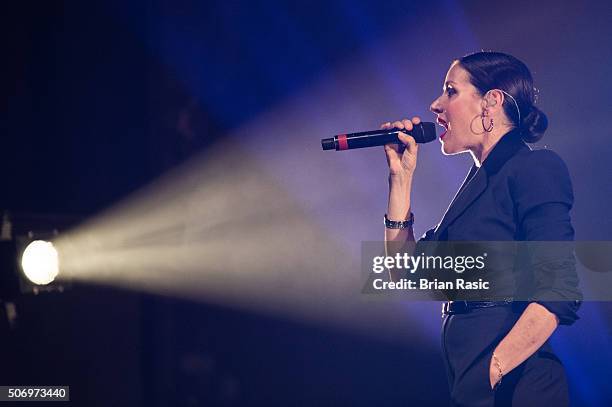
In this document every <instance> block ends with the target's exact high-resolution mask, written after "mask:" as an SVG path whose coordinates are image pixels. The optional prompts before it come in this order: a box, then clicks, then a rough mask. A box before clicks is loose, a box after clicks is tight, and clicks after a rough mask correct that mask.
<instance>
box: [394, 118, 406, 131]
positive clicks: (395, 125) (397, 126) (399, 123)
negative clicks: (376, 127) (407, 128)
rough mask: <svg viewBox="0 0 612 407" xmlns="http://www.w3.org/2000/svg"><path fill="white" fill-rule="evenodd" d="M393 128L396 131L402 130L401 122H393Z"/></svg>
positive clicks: (402, 124)
mask: <svg viewBox="0 0 612 407" xmlns="http://www.w3.org/2000/svg"><path fill="white" fill-rule="evenodd" d="M393 127H394V128H396V129H403V128H404V123H402V122H401V121H399V120H398V121H395V122H393Z"/></svg>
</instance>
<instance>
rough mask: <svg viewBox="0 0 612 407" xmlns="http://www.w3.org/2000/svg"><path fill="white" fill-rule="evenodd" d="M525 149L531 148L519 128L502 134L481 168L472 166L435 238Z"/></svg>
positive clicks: (438, 237) (445, 214)
mask: <svg viewBox="0 0 612 407" xmlns="http://www.w3.org/2000/svg"><path fill="white" fill-rule="evenodd" d="M523 149H529V146H527V144H525V142H523V140H522V139H521V137H520V132H519V131H518V130H512V131H510V132H508V133H506V134H505V135H504V136H502V138H501V139H500V140H499V141H498V142H497V144H496V145H495V146H494V147H493V149H492V150H491V152H490V153H489V156H488V157H487V158H486V160H485V161H484V163H483V164H482V165H481V166H480V168H479V167H477V166H476V165H473V166H472V168H471V169H470V171H469V172H468V174H467V176H466V177H465V180H464V181H463V183H462V184H461V188H459V190H458V191H457V193H456V194H455V197H454V198H453V200H452V201H451V203H450V205H449V206H448V208H447V209H446V212H445V213H444V216H443V218H442V221H441V222H440V223H439V224H438V227H437V228H436V230H435V234H434V240H439V239H440V236H442V234H443V233H444V231H445V230H446V229H447V228H448V226H449V225H450V224H451V223H452V222H453V221H454V220H455V219H457V217H459V215H461V214H462V213H463V212H464V211H465V210H466V209H467V208H468V206H470V204H471V203H472V202H474V201H475V200H476V198H478V197H479V196H480V195H481V194H482V193H483V192H484V190H485V189H486V188H487V185H488V178H489V176H490V175H492V174H495V173H497V172H498V171H499V170H500V168H501V167H502V166H503V165H504V164H505V163H506V162H507V161H508V160H509V159H510V158H511V157H513V156H514V155H515V154H517V153H518V152H519V151H521V150H523Z"/></svg>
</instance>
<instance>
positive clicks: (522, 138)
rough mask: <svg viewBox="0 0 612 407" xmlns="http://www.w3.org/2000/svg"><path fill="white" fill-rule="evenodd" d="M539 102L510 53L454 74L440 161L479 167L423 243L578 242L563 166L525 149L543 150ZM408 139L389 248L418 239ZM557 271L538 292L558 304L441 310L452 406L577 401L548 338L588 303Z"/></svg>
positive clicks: (440, 111) (440, 106)
mask: <svg viewBox="0 0 612 407" xmlns="http://www.w3.org/2000/svg"><path fill="white" fill-rule="evenodd" d="M535 99H536V94H535V89H534V87H533V81H532V77H531V73H530V72H529V69H528V68H527V67H526V66H525V64H523V63H522V62H521V61H519V60H518V59H516V58H514V57H512V56H510V55H506V54H503V53H497V52H478V53H475V54H471V55H468V56H465V57H463V58H461V59H458V60H455V61H454V62H453V63H452V64H451V66H450V69H449V70H448V73H447V74H446V79H445V82H444V86H443V93H442V95H441V96H440V97H438V98H437V99H436V100H434V102H433V103H432V104H431V107H430V109H431V111H432V112H434V113H435V114H436V116H437V122H438V124H440V125H441V126H443V127H444V128H445V132H444V133H443V134H442V135H441V136H440V142H441V143H442V152H443V153H444V154H445V155H453V154H458V153H462V152H469V153H470V154H471V155H472V158H473V159H474V166H473V167H472V168H471V170H470V171H469V173H468V176H467V177H466V180H465V181H464V183H463V185H462V186H461V188H460V190H459V192H458V193H457V195H456V196H455V198H454V199H453V202H452V203H451V205H450V206H449V208H448V210H447V211H446V213H445V215H444V217H443V219H442V221H441V222H440V224H438V225H437V227H436V228H434V229H431V230H429V231H428V232H427V233H425V235H424V236H423V238H422V239H421V240H450V241H457V240H472V241H503V240H547V241H559V240H573V236H574V231H573V228H572V226H571V222H570V217H569V211H570V208H571V206H572V203H573V195H572V187H571V182H570V178H569V174H568V172H567V168H566V166H565V164H564V163H563V161H562V160H561V159H560V158H559V157H558V156H557V155H556V154H555V153H553V152H551V151H549V150H535V151H532V150H531V149H530V148H529V147H528V146H527V145H526V144H525V142H528V143H532V142H536V141H538V140H539V139H540V138H541V137H542V135H543V133H544V131H545V130H546V128H547V119H546V116H545V115H544V113H542V112H541V111H540V110H539V109H538V108H537V107H535V105H534V104H535ZM419 122H420V119H419V118H418V117H415V118H413V119H412V120H401V121H396V122H393V123H391V122H389V123H385V124H384V125H383V126H382V127H383V128H399V129H406V130H411V129H412V126H413V125H414V124H418V123H419ZM400 140H401V142H402V143H403V145H397V144H389V145H386V146H385V152H386V156H387V161H388V164H389V170H390V175H389V204H388V209H387V214H386V216H385V226H386V227H385V241H386V242H387V246H388V247H389V245H390V243H391V242H397V243H401V244H405V243H409V244H412V242H414V240H415V239H414V235H413V231H412V222H413V219H414V216H413V214H412V212H411V211H410V199H411V189H412V178H413V174H414V170H415V167H416V162H417V153H418V145H417V144H416V143H415V141H414V139H413V138H412V137H410V136H407V135H405V134H404V133H400ZM559 273H564V275H563V276H562V278H559V279H556V280H555V281H556V284H557V286H555V287H552V286H550V287H547V286H543V287H542V286H541V287H539V289H540V291H543V292H546V294H547V295H545V296H544V297H546V298H547V299H550V298H554V299H558V301H537V300H534V301H533V302H529V303H523V306H522V307H520V308H518V307H516V306H514V305H516V304H512V303H511V302H500V303H494V302H484V301H480V302H476V301H475V302H459V303H458V302H449V303H446V304H445V306H444V311H445V315H444V323H443V332H442V346H443V353H444V359H445V365H446V369H447V376H448V381H449V386H450V394H451V404H453V405H466V406H492V405H516V406H529V405H538V406H540V405H554V406H563V405H567V404H568V403H569V398H568V392H567V383H566V379H565V372H564V369H563V366H562V365H561V363H560V362H559V360H558V359H557V358H556V356H555V355H554V354H553V353H552V351H551V349H550V346H549V344H548V338H549V337H550V336H551V335H552V333H553V332H554V330H555V329H556V327H557V326H558V324H571V323H573V322H574V321H575V320H576V319H577V318H578V317H577V315H576V311H577V309H578V306H579V304H580V303H579V301H570V300H574V299H576V298H580V293H579V291H578V288H577V284H578V282H577V278H576V274H575V270H574V269H573V267H570V268H566V269H564V270H560V271H559ZM559 281H561V283H559ZM559 284H561V285H562V286H558V285H559ZM537 297H538V296H534V298H537Z"/></svg>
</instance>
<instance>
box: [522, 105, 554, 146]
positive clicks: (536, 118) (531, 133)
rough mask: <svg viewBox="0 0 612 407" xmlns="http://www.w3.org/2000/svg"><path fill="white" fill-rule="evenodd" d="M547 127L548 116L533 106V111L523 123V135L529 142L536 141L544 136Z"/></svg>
mask: <svg viewBox="0 0 612 407" xmlns="http://www.w3.org/2000/svg"><path fill="white" fill-rule="evenodd" d="M547 128H548V118H547V117H546V115H545V114H544V112H542V111H541V110H540V109H538V108H537V107H535V106H532V107H531V111H530V112H529V114H528V115H527V116H526V117H525V118H524V119H523V122H522V123H521V133H522V134H521V137H522V138H523V140H525V142H527V143H535V142H537V141H539V140H540V139H541V138H542V137H543V136H544V132H545V131H546V129H547Z"/></svg>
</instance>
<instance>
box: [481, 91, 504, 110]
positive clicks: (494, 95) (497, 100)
mask: <svg viewBox="0 0 612 407" xmlns="http://www.w3.org/2000/svg"><path fill="white" fill-rule="evenodd" d="M503 104H504V94H503V92H502V91H501V90H499V89H491V90H490V91H488V92H487V93H485V95H484V97H483V105H484V106H483V108H484V110H487V111H488V112H489V113H490V114H496V113H498V111H500V110H502V105H503Z"/></svg>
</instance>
